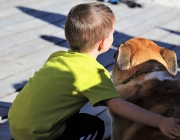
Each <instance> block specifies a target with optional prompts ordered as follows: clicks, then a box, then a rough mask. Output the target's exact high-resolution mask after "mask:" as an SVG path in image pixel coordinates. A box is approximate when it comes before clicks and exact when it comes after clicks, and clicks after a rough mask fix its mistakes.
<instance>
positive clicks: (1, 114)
mask: <svg viewBox="0 0 180 140" xmlns="http://www.w3.org/2000/svg"><path fill="white" fill-rule="evenodd" d="M0 103H1V102H0ZM8 111H9V108H4V107H1V106H0V122H1V121H2V120H3V119H6V118H7V115H8Z"/></svg>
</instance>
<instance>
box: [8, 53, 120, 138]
mask: <svg viewBox="0 0 180 140" xmlns="http://www.w3.org/2000/svg"><path fill="white" fill-rule="evenodd" d="M108 75H109V74H108V72H107V71H106V70H105V69H104V67H103V66H102V65H100V64H99V63H98V62H97V61H96V60H95V59H94V58H92V57H91V56H89V55H86V54H82V53H76V52H71V51H69V52H62V51H60V52H56V53H54V54H52V55H51V56H50V58H49V59H48V61H47V62H46V63H45V65H44V66H43V68H41V69H40V70H39V71H38V72H36V73H35V75H34V77H33V78H31V79H30V80H29V81H28V83H27V85H26V86H25V87H24V88H23V90H22V91H21V92H20V93H19V95H18V96H17V98H16V99H15V101H14V102H13V104H12V107H11V108H10V111H9V118H10V123H11V125H10V126H11V128H10V129H11V130H12V132H15V133H14V134H13V137H14V138H15V139H16V135H17V134H18V135H19V134H20V135H21V138H20V139H31V140H33V139H35V138H44V139H45V138H48V139H53V138H56V137H58V136H59V135H60V134H61V133H62V132H63V131H64V129H65V123H64V121H65V120H66V119H68V118H69V117H70V116H72V115H73V114H74V113H76V112H78V111H79V109H80V108H82V106H83V105H85V104H86V103H87V102H88V99H89V100H90V102H91V103H92V105H94V104H96V103H98V102H99V101H101V100H104V99H107V98H110V97H117V96H118V95H117V94H114V95H113V94H112V95H109V94H105V93H106V92H112V91H113V90H114V89H112V88H111V86H112V83H111V82H109V83H108V82H107V79H109V77H108ZM103 81H104V82H103ZM105 81H106V83H105ZM108 81H109V80H108ZM109 84H110V86H109ZM102 87H104V88H105V89H106V91H105V92H103V93H102V92H101V88H102ZM108 88H110V89H108ZM114 91H115V90H114ZM113 93H116V92H113ZM14 130H16V131H14ZM57 130H58V131H57ZM31 136H32V137H31ZM17 139H19V137H18V136H17Z"/></svg>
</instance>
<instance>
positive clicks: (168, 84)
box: [110, 38, 180, 140]
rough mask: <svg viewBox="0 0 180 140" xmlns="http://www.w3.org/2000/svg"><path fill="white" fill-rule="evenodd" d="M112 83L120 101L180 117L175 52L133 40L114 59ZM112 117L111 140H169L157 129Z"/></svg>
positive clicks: (179, 83) (121, 48) (137, 39)
mask: <svg viewBox="0 0 180 140" xmlns="http://www.w3.org/2000/svg"><path fill="white" fill-rule="evenodd" d="M114 58H115V61H114V64H113V68H112V82H113V85H114V86H115V88H116V90H117V91H118V93H119V94H120V96H121V98H123V99H124V100H126V101H129V102H131V103H133V104H136V105H138V106H140V107H142V108H144V109H146V110H149V111H152V112H155V113H158V114H161V115H163V116H166V117H174V118H180V81H179V80H178V79H177V78H176V77H175V75H176V73H177V69H178V66H177V57H176V53H175V52H173V51H171V50H168V49H166V48H164V47H160V46H158V45H157V44H156V43H154V42H153V41H151V40H148V39H145V38H131V39H129V40H127V41H126V42H125V43H124V44H121V45H120V47H119V48H118V51H117V53H116V54H115V56H114ZM110 116H111V117H112V140H170V138H168V137H166V136H164V135H163V134H162V133H161V131H160V130H159V129H157V128H153V127H149V126H146V125H143V124H139V123H137V122H133V121H130V120H128V119H125V118H123V117H119V116H117V115H116V114H114V113H113V112H111V111H110ZM176 140H180V138H176Z"/></svg>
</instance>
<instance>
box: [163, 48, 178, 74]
mask: <svg viewBox="0 0 180 140" xmlns="http://www.w3.org/2000/svg"><path fill="white" fill-rule="evenodd" d="M160 54H161V56H162V57H163V59H164V60H165V61H166V63H167V65H168V71H169V72H170V73H171V74H173V75H176V73H177V70H178V66H177V56H176V53H175V52H174V51H171V50H168V49H165V48H162V49H161V51H160Z"/></svg>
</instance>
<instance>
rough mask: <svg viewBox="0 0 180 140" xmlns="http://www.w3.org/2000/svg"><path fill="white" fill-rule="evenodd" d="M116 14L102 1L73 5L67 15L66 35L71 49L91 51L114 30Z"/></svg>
mask: <svg viewBox="0 0 180 140" xmlns="http://www.w3.org/2000/svg"><path fill="white" fill-rule="evenodd" d="M114 20H115V16H114V14H113V12H112V10H111V9H110V8H109V7H108V6H106V5H104V4H101V3H97V2H94V3H83V4H79V5H77V6H75V7H73V8H72V9H71V10H70V12H69V13H68V15H67V18H66V24H65V36H66V39H67V41H68V44H69V45H70V47H71V49H72V50H73V51H76V52H89V51H91V50H92V49H93V47H94V45H95V44H96V43H98V42H99V41H100V40H102V39H105V38H106V37H108V36H109V34H110V32H111V31H112V30H113V26H114Z"/></svg>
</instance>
